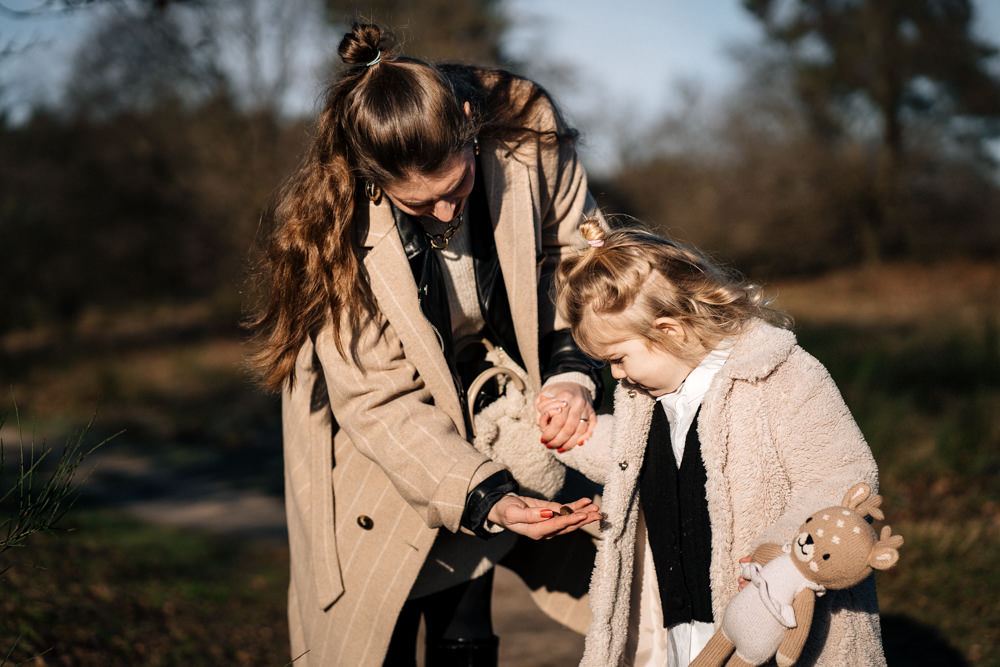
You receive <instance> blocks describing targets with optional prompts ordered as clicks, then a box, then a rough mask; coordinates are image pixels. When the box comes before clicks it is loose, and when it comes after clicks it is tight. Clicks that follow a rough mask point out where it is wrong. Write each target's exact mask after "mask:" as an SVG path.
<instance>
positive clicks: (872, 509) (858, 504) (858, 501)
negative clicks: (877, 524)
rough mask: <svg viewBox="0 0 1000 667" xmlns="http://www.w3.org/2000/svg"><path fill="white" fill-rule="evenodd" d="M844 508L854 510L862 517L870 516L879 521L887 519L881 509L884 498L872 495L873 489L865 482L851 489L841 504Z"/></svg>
mask: <svg viewBox="0 0 1000 667" xmlns="http://www.w3.org/2000/svg"><path fill="white" fill-rule="evenodd" d="M841 504H842V505H843V506H844V507H847V508H848V509H852V510H854V511H855V512H857V513H858V514H860V515H861V516H870V517H871V518H873V519H878V520H879V521H881V520H883V519H885V515H884V514H883V513H882V510H881V509H879V507H880V506H881V505H882V496H880V495H878V494H877V493H876V494H872V487H870V486H868V485H867V484H865V483H864V482H860V483H858V484H855V485H854V486H852V487H851V490H850V491H848V492H847V495H845V496H844V501H843V502H842V503H841Z"/></svg>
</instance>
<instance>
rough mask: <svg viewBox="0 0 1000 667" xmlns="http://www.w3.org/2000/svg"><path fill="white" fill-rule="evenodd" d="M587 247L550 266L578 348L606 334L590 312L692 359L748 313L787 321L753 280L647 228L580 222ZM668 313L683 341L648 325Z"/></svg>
mask: <svg viewBox="0 0 1000 667" xmlns="http://www.w3.org/2000/svg"><path fill="white" fill-rule="evenodd" d="M580 232H581V233H582V234H583V237H584V238H585V239H586V240H587V243H588V245H587V247H586V248H585V249H584V250H582V251H580V252H579V253H577V254H576V255H573V256H570V257H568V258H566V259H564V260H563V261H562V263H561V264H560V265H559V269H558V271H557V272H556V307H557V308H558V309H559V313H560V314H561V315H562V316H563V317H564V318H566V319H567V320H568V321H569V324H570V327H571V329H572V333H573V338H575V339H576V341H577V344H578V345H579V346H580V349H582V350H583V351H584V352H585V353H586V354H588V355H590V356H593V357H595V358H599V357H600V354H599V353H598V352H597V351H598V350H599V349H600V348H601V347H602V346H603V345H606V344H608V343H610V342H612V340H611V339H609V337H608V330H607V327H597V326H592V323H589V322H588V319H589V317H590V316H591V315H594V314H596V315H616V316H618V318H617V321H616V322H615V325H616V326H615V327H614V328H616V329H619V330H622V331H626V332H629V333H634V334H637V335H639V336H641V337H642V338H645V339H647V340H648V341H650V342H651V343H652V344H654V345H656V346H658V347H659V348H660V349H663V350H665V351H667V352H670V353H671V354H674V355H676V356H678V357H680V358H682V359H686V360H690V361H697V360H698V359H700V357H701V356H703V355H704V354H705V352H707V351H709V350H712V349H714V348H715V347H716V346H717V345H718V344H719V343H720V342H721V341H722V340H723V339H725V338H727V337H729V336H732V335H734V334H737V333H739V332H740V331H741V330H742V329H743V327H744V326H745V325H746V324H747V323H748V322H749V321H750V320H752V319H754V318H761V319H764V320H766V321H768V322H770V323H771V324H774V325H776V326H780V327H784V328H788V327H790V326H791V323H792V321H791V318H790V317H789V316H788V315H786V314H785V313H782V312H780V311H777V310H774V309H772V308H770V303H771V300H770V299H767V298H765V297H764V295H763V292H762V290H761V288H760V286H758V285H754V284H752V283H749V282H747V281H746V280H744V279H743V278H742V277H741V276H739V275H738V274H736V273H734V272H731V271H728V270H725V269H723V268H722V267H720V266H718V265H716V264H713V263H712V262H711V261H710V260H708V259H707V258H706V257H703V256H702V255H700V254H698V253H696V252H694V251H692V250H688V249H686V248H682V247H681V246H679V245H677V244H676V243H674V242H672V241H669V240H667V239H665V238H662V237H660V236H656V235H655V234H652V233H650V232H648V231H645V230H642V229H638V228H635V227H631V228H619V229H615V230H612V231H610V232H608V231H607V230H606V229H605V228H604V227H603V226H602V225H601V224H600V223H598V222H597V221H595V220H588V221H586V222H584V223H583V224H582V225H581V226H580ZM660 317H670V318H673V319H675V320H677V321H678V322H679V323H680V324H681V326H682V327H683V328H684V331H685V334H686V336H685V339H684V341H683V342H682V341H680V340H678V338H677V337H676V336H671V335H669V334H667V333H666V332H664V331H661V330H660V329H658V328H656V327H655V326H653V322H654V320H656V319H658V318H660Z"/></svg>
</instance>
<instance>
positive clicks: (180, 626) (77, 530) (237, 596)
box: [0, 510, 288, 667]
mask: <svg viewBox="0 0 1000 667" xmlns="http://www.w3.org/2000/svg"><path fill="white" fill-rule="evenodd" d="M65 524H66V526H71V527H72V528H73V530H72V531H69V532H66V531H64V532H57V533H54V534H47V535H44V536H40V537H38V538H36V539H35V540H34V541H33V543H32V545H31V550H30V555H29V554H19V555H18V557H17V560H16V561H15V562H14V563H13V564H12V565H11V567H10V569H9V570H8V571H7V573H6V575H5V576H4V578H3V579H0V656H2V655H4V653H6V652H8V651H10V653H9V662H10V664H21V663H24V662H32V661H33V662H32V664H36V665H45V664H53V665H59V664H67V665H81V666H84V665H94V666H95V667H96V666H98V665H100V666H107V665H130V666H131V665H150V666H152V665H282V664H285V663H287V662H288V639H287V628H286V617H285V599H286V592H287V585H288V576H287V567H288V562H287V560H288V559H287V552H286V549H285V548H284V545H280V544H267V543H246V542H243V541H233V540H227V539H223V538H219V537H213V536H208V535H203V534H199V533H197V532H192V531H182V530H176V529H170V528H165V527H161V526H153V525H146V524H142V523H139V522H137V521H135V520H132V519H129V518H127V517H124V516H123V515H121V514H118V513H115V512H109V511H100V510H80V511H77V512H74V514H73V515H72V517H71V518H70V519H67V520H66V522H65ZM11 649H12V650H11ZM50 661H51V662H50Z"/></svg>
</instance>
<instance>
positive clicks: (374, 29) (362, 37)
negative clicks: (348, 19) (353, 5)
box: [337, 23, 396, 65]
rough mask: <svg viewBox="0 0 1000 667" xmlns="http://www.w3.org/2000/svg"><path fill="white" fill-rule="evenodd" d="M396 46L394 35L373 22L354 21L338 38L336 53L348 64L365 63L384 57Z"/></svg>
mask: <svg viewBox="0 0 1000 667" xmlns="http://www.w3.org/2000/svg"><path fill="white" fill-rule="evenodd" d="M395 46H396V36H395V35H394V34H393V33H392V31H390V30H383V29H382V28H381V27H380V26H378V25H375V24H374V23H355V24H354V25H352V26H351V30H350V32H348V33H346V34H345V35H344V38H343V39H341V40H340V46H339V47H337V53H338V54H339V55H340V59H341V60H343V61H344V62H345V63H347V64H348V65H365V64H367V63H370V62H372V61H373V60H375V59H376V58H378V57H379V54H380V53H381V55H382V57H383V58H385V57H386V56H387V55H389V52H391V51H392V49H393V48H395Z"/></svg>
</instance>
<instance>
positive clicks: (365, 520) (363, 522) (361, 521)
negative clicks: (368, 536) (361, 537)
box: [358, 514, 375, 530]
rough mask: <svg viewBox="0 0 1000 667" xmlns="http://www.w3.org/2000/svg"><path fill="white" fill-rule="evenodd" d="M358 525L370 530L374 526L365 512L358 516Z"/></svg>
mask: <svg viewBox="0 0 1000 667" xmlns="http://www.w3.org/2000/svg"><path fill="white" fill-rule="evenodd" d="M358 525H359V526H361V527H362V528H364V529H365V530H371V529H372V528H373V527H374V526H375V522H374V521H372V518H371V517H370V516H368V515H367V514H361V515H359V516H358Z"/></svg>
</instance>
